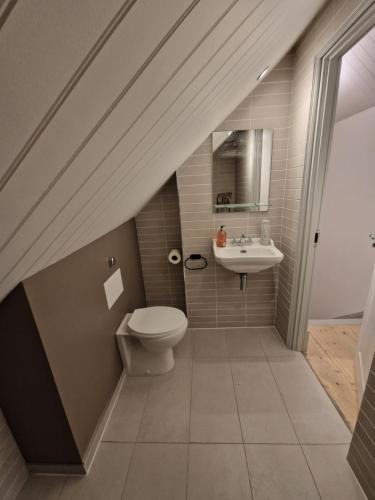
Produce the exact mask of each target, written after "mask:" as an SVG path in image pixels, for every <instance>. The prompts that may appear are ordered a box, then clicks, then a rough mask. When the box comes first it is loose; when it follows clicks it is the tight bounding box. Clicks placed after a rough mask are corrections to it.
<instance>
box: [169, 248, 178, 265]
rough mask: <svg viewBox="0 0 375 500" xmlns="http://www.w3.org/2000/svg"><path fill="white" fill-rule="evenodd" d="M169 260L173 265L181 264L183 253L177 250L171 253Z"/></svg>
mask: <svg viewBox="0 0 375 500" xmlns="http://www.w3.org/2000/svg"><path fill="white" fill-rule="evenodd" d="M168 260H169V262H170V263H171V264H179V263H180V262H181V253H180V251H179V250H177V248H174V249H173V250H171V251H170V252H169V255H168Z"/></svg>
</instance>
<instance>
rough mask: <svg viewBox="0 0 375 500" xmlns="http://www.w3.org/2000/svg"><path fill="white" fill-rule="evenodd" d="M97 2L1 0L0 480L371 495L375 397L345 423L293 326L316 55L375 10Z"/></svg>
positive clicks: (10, 486) (69, 487)
mask: <svg viewBox="0 0 375 500" xmlns="http://www.w3.org/2000/svg"><path fill="white" fill-rule="evenodd" d="M94 1H95V6H96V10H95V12H93V11H90V9H88V7H87V6H86V5H85V4H84V3H82V4H80V5H74V7H73V3H72V5H71V9H73V10H70V9H64V8H63V7H62V5H61V4H59V2H58V1H57V0H53V1H52V2H50V3H45V4H44V5H43V8H44V9H45V11H44V16H41V14H40V12H38V11H37V10H33V9H35V6H33V5H31V4H32V2H31V4H30V5H23V4H22V2H14V3H12V2H10V1H8V2H7V1H6V2H5V4H4V5H5V7H4V6H1V5H0V19H1V20H2V23H0V26H1V31H0V35H2V34H4V39H5V40H6V41H7V44H3V46H4V47H5V49H4V51H3V52H4V53H5V56H7V54H8V53H7V50H6V47H8V46H12V50H14V51H15V55H16V56H17V57H18V59H19V61H21V62H22V64H19V65H17V66H16V64H15V63H14V62H13V63H12V61H11V60H10V59H9V58H8V59H6V61H5V62H6V64H9V65H10V68H12V71H9V73H7V75H6V77H4V93H6V92H7V93H6V95H7V96H8V97H9V103H8V105H7V106H4V112H5V111H6V113H7V114H6V120H4V123H5V122H6V124H7V126H8V127H9V129H10V128H11V127H10V124H13V126H14V128H13V130H17V133H14V132H13V134H10V133H8V135H7V136H6V137H7V140H6V141H5V142H6V143H5V146H6V148H4V153H1V157H2V158H3V159H4V164H5V165H8V163H9V165H10V166H9V168H6V170H5V172H4V176H3V177H2V179H1V182H2V184H1V186H2V188H3V191H2V194H1V198H0V204H3V205H2V206H3V208H4V212H2V213H5V214H6V217H3V216H1V226H2V233H3V235H2V236H1V244H2V247H1V251H2V258H1V269H0V270H1V272H2V279H1V294H2V297H1V298H2V302H1V304H0V321H1V331H2V335H1V344H0V359H1V361H0V367H1V374H0V405H1V409H2V412H1V413H0V429H1V436H2V442H1V445H2V447H1V451H0V498H1V499H4V500H14V499H16V498H17V499H18V500H34V499H41V498H43V499H46V500H69V499H77V500H86V499H90V500H91V499H93V498H95V499H98V500H99V499H103V500H104V499H111V500H112V499H113V500H120V499H121V498H123V499H126V500H146V499H147V500H148V499H151V498H156V499H159V498H160V499H163V500H169V499H171V500H172V499H173V500H180V499H181V500H182V499H189V500H200V499H202V500H203V499H210V498H212V499H216V498H225V499H228V500H231V499H233V500H242V499H243V500H245V499H247V500H250V499H255V500H262V499H264V498H270V499H275V500H278V499H288V500H289V499H296V500H299V499H301V498H311V499H315V498H316V499H318V498H321V499H325V500H329V499H332V498H342V499H343V500H345V499H348V500H353V499H364V498H373V496H371V495H372V493H373V491H374V490H373V480H374V478H373V475H372V473H371V470H370V471H369V470H368V467H369V464H371V463H372V462H371V461H372V460H373V459H374V458H373V456H370V455H369V458H368V461H366V460H367V458H366V457H367V455H366V453H369V454H371V453H372V449H371V446H370V445H369V443H368V442H367V441H366V440H365V438H364V431H363V422H365V419H366V418H367V414H368V408H367V409H366V408H365V407H363V408H361V412H362V413H361V415H362V417H361V416H360V419H359V421H360V423H359V424H358V426H357V427H356V428H355V429H354V432H352V431H351V430H350V429H349V428H348V427H347V425H346V424H345V422H344V421H343V419H342V418H341V416H340V414H339V413H338V412H337V410H336V408H335V406H334V405H333V404H332V402H331V400H330V399H329V397H328V396H327V394H326V393H325V391H324V389H323V388H322V386H321V384H320V383H319V381H318V379H317V378H316V377H315V375H314V373H313V372H312V370H311V369H310V367H309V365H308V363H307V362H306V360H305V358H304V357H303V355H302V354H301V352H300V351H301V350H302V349H301V348H300V346H297V343H296V342H297V340H298V339H297V338H296V337H295V336H294V334H295V325H296V324H297V319H296V318H297V314H296V311H295V307H296V300H297V299H298V297H297V295H298V294H297V279H299V275H300V260H299V258H300V253H299V252H300V249H301V233H300V230H301V228H304V227H305V222H306V221H305V219H304V218H303V217H304V214H305V213H306V212H305V211H304V203H305V201H306V197H305V196H306V185H307V184H306V183H307V180H308V179H307V174H306V172H307V171H308V170H307V169H308V168H309V167H308V163H309V160H308V153H307V152H308V151H309V145H310V144H311V142H312V141H311V137H310V135H308V134H309V133H310V134H311V130H312V128H311V126H310V125H311V123H310V122H311V116H310V109H312V107H313V101H314V99H313V97H312V96H313V95H315V94H314V92H315V89H316V87H315V86H314V81H315V80H314V62H315V56H316V55H317V54H318V53H319V51H320V50H321V48H322V47H324V46H326V45H327V44H329V43H331V44H332V43H333V40H335V36H336V35H337V36H338V34H340V33H342V30H343V26H351V27H352V29H353V33H355V35H353V36H355V37H357V38H359V36H360V34H361V33H360V31H361V30H362V32H364V31H365V30H367V31H368V30H369V29H370V27H371V26H370V25H369V23H370V22H372V23H373V24H374V23H375V15H374V9H373V8H372V7H371V6H369V5H365V4H363V5H359V4H360V2H355V1H351V0H350V1H349V0H340V1H339V0H331V1H328V2H323V1H322V0H313V1H309V2H305V1H304V2H296V1H295V0H285V2H281V3H280V5H277V6H275V5H272V6H271V3H272V2H264V3H262V5H260V4H259V5H258V6H257V7H254V8H253V7H252V6H251V5H250V4H249V2H247V1H245V2H241V1H239V2H226V1H224V0H220V1H219V2H208V1H207V2H206V1H201V2H190V3H188V2H183V1H179V2H175V1H172V0H171V1H169V0H167V4H168V5H166V4H163V2H159V1H157V2H155V3H154V2H151V3H149V4H148V5H147V8H146V7H145V5H143V2H141V1H140V0H139V1H135V2H134V1H133V2H125V3H124V4H123V5H122V6H121V8H120V10H117V9H118V8H119V2H117V4H116V2H115V1H113V2H109V3H108V4H105V3H101V2H99V1H96V0H94ZM164 1H165V0H164ZM282 3H283V4H284V5H281V4H282ZM74 9H76V10H74ZM267 9H269V10H268V11H267ZM290 9H293V10H294V12H295V16H296V18H298V19H299V23H294V24H298V26H295V25H294V24H292V23H291V22H290V20H288V19H287V18H286V17H285V15H284V14H285V12H288V11H290ZM161 11H162V12H163V15H160V13H161ZM74 12H75V15H73V13H74ZM87 16H88V17H87ZM43 17H44V19H46V20H48V21H49V22H50V25H51V26H55V25H58V26H59V27H60V31H58V32H57V33H56V34H52V33H51V32H50V30H49V28H48V26H47V25H48V23H47V22H45V21H44V20H43ZM27 19H31V22H30V23H26V24H25V22H26V20H27ZM84 19H85V20H86V19H90V23H91V28H90V29H91V31H90V29H89V28H88V25H89V24H90V23H86V22H84V21H83V20H84ZM364 19H365V20H364ZM366 19H367V20H366ZM155 20H157V21H156V22H154V21H155ZM108 23H109V24H108ZM262 23H265V24H262ZM366 23H367V24H366ZM107 24H108V25H107ZM25 26H27V29H26V27H25ZM140 26H142V27H143V28H144V29H139V28H140ZM259 27H262V29H261V30H260V28H259ZM20 28H22V29H23V31H22V33H23V35H22V37H21V39H18V37H16V34H17V35H18V36H19V34H20ZM86 28H87V31H85V29H86ZM66 32H69V33H70V36H69V37H66V43H62V42H61V38H59V37H62V35H63V34H64V33H66ZM145 33H147V36H145ZM98 34H100V35H101V37H100V38H97V39H96V38H95V36H98ZM270 34H272V36H270ZM158 37H159V38H158ZM237 37H238V38H237ZM46 40H48V41H49V42H50V45H48V44H46ZM240 40H241V43H240ZM31 41H32V43H33V44H35V52H34V51H33V52H32V53H30V52H29V51H28V50H27V47H28V44H30V43H31ZM83 41H85V44H86V45H84V43H83ZM206 42H207V43H206ZM95 43H96V45H95ZM12 44H13V45H12ZM1 47H2V45H1V39H0V49H1ZM46 47H49V49H48V50H47V48H46ZM92 47H94V48H92ZM134 47H137V50H134ZM236 47H237V48H236ZM88 48H91V49H92V52H90V51H88ZM131 48H132V50H130V49H131ZM235 48H236V49H235ZM59 51H60V52H59ZM124 51H125V52H124ZM142 51H143V52H142ZM38 54H39V56H38ZM0 55H1V54H0ZM52 55H53V57H52ZM83 55H85V56H86V58H83ZM17 57H14V61H16V60H17ZM38 57H40V59H38ZM74 57H75V59H74ZM216 57H217V59H216ZM123 60H126V62H127V64H122V62H123ZM82 61H83V62H82ZM47 63H48V64H47ZM211 63H212V67H211ZM38 64H39V65H40V66H38ZM43 64H45V66H43ZM80 64H81V65H80ZM137 65H138V66H137ZM36 68H38V70H35V69H36ZM46 68H47V69H46ZM77 68H78V69H77ZM73 69H74V71H77V73H74V72H73ZM47 70H48V71H47ZM43 71H45V73H43ZM38 72H39V73H38ZM129 74H132V75H133V79H131V80H128V76H129ZM68 75H70V77H69V78H71V79H68V78H67V76H68ZM74 75H76V76H74ZM109 75H110V76H111V77H110V78H109ZM26 76H27V77H29V78H30V85H29V86H27V85H26V84H27V78H26ZM41 76H45V78H44V79H42V80H43V82H44V83H43V85H42V86H38V82H39V81H40V79H41ZM47 76H48V78H49V79H48V78H47ZM78 76H79V78H78ZM13 78H15V80H13ZM15 81H17V82H20V84H19V85H20V88H19V89H18V88H15V86H14V83H15ZM61 82H66V85H67V86H66V87H64V88H62V87H61ZM124 82H128V83H126V85H125V84H124ZM124 85H125V87H124ZM26 88H28V89H29V93H27V92H25V89H26ZM52 88H53V89H54V92H55V93H54V94H53V93H52V90H51V93H48V91H49V89H52ZM12 89H13V90H12ZM198 89H199V92H198V94H197V93H196V92H197V91H198ZM21 90H22V94H21ZM12 92H15V95H16V94H17V96H18V99H13V100H12V99H11V96H12V95H13V94H12ZM17 92H18V93H17ZM185 92H186V94H185ZM54 99H55V100H54ZM42 104H43V106H44V107H43V106H42ZM26 112H29V115H28V120H29V121H28V120H26V118H24V117H25V116H26ZM43 113H44V114H43ZM21 117H22V120H21ZM12 120H13V121H12ZM16 125H17V127H16ZM4 127H5V126H4ZM27 127H29V128H27ZM6 130H7V129H6ZM62 130H63V131H64V137H65V140H64V141H61V131H62ZM309 130H310V132H308V131H309ZM242 131H243V132H244V133H243V135H246V136H248V137H249V144H250V145H247V146H246V148H248V149H247V150H246V155H247V156H250V152H249V151H250V150H252V151H253V150H254V151H255V150H256V149H257V148H258V150H259V148H260V149H261V150H262V153H261V155H260V156H261V157H262V158H261V161H260V162H259V155H258V156H256V153H254V158H255V159H254V164H256V168H255V167H254V170H253V171H252V173H251V175H252V176H253V177H252V179H253V183H254V184H255V181H254V178H255V177H256V178H257V182H258V190H257V192H256V193H255V195H254V191H253V192H252V194H251V196H253V197H252V198H251V197H250V198H249V199H246V200H244V199H239V198H237V199H236V200H235V198H236V196H237V195H238V197H239V194H238V193H239V191H240V189H237V187H238V186H236V188H234V187H233V186H234V184H233V180H229V184H221V183H222V181H223V179H222V178H221V177H220V176H221V175H222V171H221V170H220V169H221V167H220V165H218V163H216V164H215V160H218V156H219V155H218V152H219V151H220V150H222V149H223V147H222V146H223V145H224V146H225V144H226V143H231V144H233V140H234V137H240V138H241V139H239V140H238V141H237V143H236V144H235V146H234V147H235V148H236V149H238V148H240V147H241V144H240V142H241V140H242V137H243V135H241V132H242ZM253 131H254V132H253ZM223 133H224V135H223ZM259 134H260V135H262V141H263V142H262V144H261V145H260V144H259V143H258V144H257V145H256V144H255V142H254V143H251V141H250V137H253V136H255V137H256V136H259ZM219 136H221V137H222V139H220V140H221V141H222V142H221V144H220V145H219V146H217V145H216V146H215V144H216V143H215V141H216V138H217V137H219ZM253 140H254V141H255V139H253ZM21 146H22V147H21ZM256 146H257V147H256ZM16 152H18V155H16ZM215 153H216V155H215ZM241 155H242V156H244V155H243V154H242V153H241V152H240V153H239V154H238V155H237V156H239V157H241ZM215 156H216V158H215ZM46 158H48V162H46V161H45V159H46ZM10 160H13V161H10ZM221 160H222V159H221ZM226 161H227V160H226ZM238 161H239V160H238ZM7 162H8V163H7ZM28 167H29V169H28ZM31 169H32V172H33V180H32V179H30V175H29V174H28V172H30V171H31ZM305 169H306V170H305ZM219 170H220V172H219ZM222 170H223V171H224V174H225V175H226V182H228V179H229V176H228V175H227V174H228V172H227V171H226V170H225V168H223V169H222ZM225 175H223V177H225ZM219 177H220V178H219ZM304 185H305V188H304ZM218 186H219V188H218ZM227 186H228V187H227ZM264 186H266V189H264ZM219 195H225V196H226V199H225V198H223V197H221V198H220V196H219ZM254 196H255V197H254ZM223 200H224V201H223ZM236 204H237V205H241V207H233V205H236ZM9 208H11V210H9ZM239 208H241V210H239ZM222 226H224V227H223V228H222V229H223V231H224V232H225V240H226V241H225V246H224V247H223V248H219V247H218V246H217V238H219V240H220V238H221V237H222V236H223V232H220V228H221V227H222ZM268 233H269V236H270V238H271V239H270V240H269V241H268ZM264 236H266V239H265V240H263V244H261V242H260V241H259V238H262V237H264ZM220 250H223V251H226V250H228V251H232V250H233V255H235V259H232V258H231V257H230V256H228V254H227V253H225V254H223V253H220V252H219V251H220ZM254 250H255V251H257V252H258V251H259V252H260V255H261V258H262V259H263V260H262V263H261V264H259V255H258V256H257V257H254V254H253V253H252V252H254ZM266 250H270V252H271V253H270V254H269V256H268V257H267V255H268V253H267V254H265V251H266ZM262 252H263V253H262ZM254 253H255V252H254ZM265 255H266V257H265ZM231 259H232V260H231ZM256 259H258V260H256ZM267 259H268V260H267ZM234 260H235V262H234ZM265 260H266V262H265ZM255 262H257V265H258V266H260V265H261V269H260V270H259V267H258V268H257V269H256V270H255V268H254V266H255ZM233 265H236V266H237V267H235V268H233ZM231 266H232V268H231ZM251 266H253V267H251ZM233 269H234V270H233ZM371 373H373V371H371ZM371 384H372V379H371V377H370V378H369V383H368V387H367V388H366V391H367V392H366V394H368V393H370V391H372V388H371ZM366 397H367V396H366ZM366 397H365V398H364V399H365V403H366V401H367V399H368V398H367V399H366ZM366 432H371V431H366ZM347 457H348V459H347ZM326 471H328V473H326ZM353 471H354V472H353Z"/></svg>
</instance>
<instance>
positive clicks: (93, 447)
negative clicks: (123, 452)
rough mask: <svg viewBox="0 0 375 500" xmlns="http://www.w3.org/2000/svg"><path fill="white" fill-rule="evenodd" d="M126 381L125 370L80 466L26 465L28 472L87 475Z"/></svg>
mask: <svg viewBox="0 0 375 500" xmlns="http://www.w3.org/2000/svg"><path fill="white" fill-rule="evenodd" d="M125 379H126V373H125V370H123V372H122V374H121V376H120V378H119V381H118V382H117V385H116V389H115V390H114V392H113V395H112V397H111V400H110V402H109V404H108V406H107V408H106V409H105V411H104V412H103V414H102V416H101V418H100V419H99V422H98V424H97V426H96V429H95V431H94V434H93V436H92V438H91V440H90V443H89V445H88V447H87V450H86V452H85V454H84V457H83V463H82V464H30V463H28V464H27V467H28V469H29V471H30V472H32V473H33V474H40V475H54V476H55V475H64V476H84V475H86V474H88V473H89V471H90V468H91V466H92V463H93V461H94V458H95V455H96V452H97V450H98V448H99V445H100V442H101V440H102V437H103V434H104V431H105V428H106V426H107V423H108V420H109V418H110V416H111V414H112V411H113V408H114V406H115V404H116V401H117V399H118V397H119V395H120V392H121V389H122V386H123V385H124V382H125Z"/></svg>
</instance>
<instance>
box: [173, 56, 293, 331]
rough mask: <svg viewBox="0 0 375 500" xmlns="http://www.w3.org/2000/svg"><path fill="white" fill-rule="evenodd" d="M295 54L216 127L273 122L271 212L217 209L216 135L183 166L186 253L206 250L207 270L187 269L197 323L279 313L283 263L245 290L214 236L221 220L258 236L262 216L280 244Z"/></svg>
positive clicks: (233, 230)
mask: <svg viewBox="0 0 375 500" xmlns="http://www.w3.org/2000/svg"><path fill="white" fill-rule="evenodd" d="M291 65H292V56H291V55H288V56H286V57H285V58H284V59H283V61H282V62H281V63H280V64H279V65H278V66H277V67H276V68H275V69H274V70H273V71H272V72H271V73H270V74H269V75H268V76H267V77H266V78H265V80H263V81H262V83H261V84H260V85H259V86H258V87H257V88H256V89H255V91H253V92H252V93H251V94H250V95H249V96H248V97H247V98H246V99H245V100H244V101H243V102H242V103H241V104H240V105H239V106H238V108H237V109H236V110H235V111H234V112H233V113H232V114H231V115H230V116H229V117H228V118H227V119H226V120H225V121H224V122H223V123H222V124H221V126H220V127H218V128H217V129H216V130H235V129H249V128H272V129H273V130H274V136H273V151H272V173H271V191H270V203H271V205H272V207H271V209H270V210H269V212H268V213H267V212H259V213H254V212H252V213H250V212H239V213H238V212H237V213H221V214H214V213H213V210H212V154H211V138H210V137H209V138H207V140H206V141H205V142H204V143H203V144H202V145H201V146H200V147H199V148H198V149H197V151H195V153H194V154H193V155H192V156H191V157H190V158H189V159H188V160H187V161H186V162H185V163H184V164H183V165H182V166H181V167H180V168H179V169H178V171H177V182H178V190H179V199H180V212H181V228H182V241H183V251H184V256H185V257H186V256H188V255H190V254H191V253H201V254H202V255H204V256H205V257H207V259H208V267H207V268H206V269H205V270H203V271H187V270H185V287H186V304H187V310H188V316H189V323H190V326H192V327H215V326H259V325H272V324H274V318H275V306H276V290H277V281H278V269H277V268H271V269H268V270H265V271H262V272H260V273H257V274H254V275H250V276H249V279H248V288H247V291H246V292H241V291H240V289H239V277H238V276H237V275H236V274H234V273H231V272H230V271H227V270H225V269H224V268H223V267H221V266H217V265H216V264H215V261H214V258H213V252H212V243H211V239H212V238H213V237H214V235H215V232H216V231H217V229H218V228H219V226H220V225H221V224H225V226H226V231H227V233H228V237H230V236H237V237H238V236H240V235H241V233H243V232H247V233H248V234H249V235H251V236H259V232H260V222H261V220H262V219H263V218H265V217H267V218H269V219H270V220H271V237H272V238H273V239H274V241H275V244H276V245H280V236H281V216H282V208H283V198H284V183H285V167H286V157H287V139H288V127H289V103H290V95H291V90H292V67H291Z"/></svg>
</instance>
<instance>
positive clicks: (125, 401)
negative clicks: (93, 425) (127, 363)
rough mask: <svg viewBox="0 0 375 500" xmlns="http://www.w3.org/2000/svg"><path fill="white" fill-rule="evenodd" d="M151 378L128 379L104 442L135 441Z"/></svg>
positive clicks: (110, 420) (109, 423)
mask: <svg viewBox="0 0 375 500" xmlns="http://www.w3.org/2000/svg"><path fill="white" fill-rule="evenodd" d="M150 385H151V378H144V377H128V378H127V379H126V382H125V385H124V387H123V390H122V392H121V394H120V396H119V398H118V400H117V402H116V405H115V407H114V409H113V412H112V415H111V418H110V419H109V422H108V424H107V428H106V430H105V433H104V437H103V441H135V440H136V438H137V434H138V430H139V426H140V423H141V419H142V415H143V410H144V406H145V404H146V400H147V395H148V391H149V389H150Z"/></svg>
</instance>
